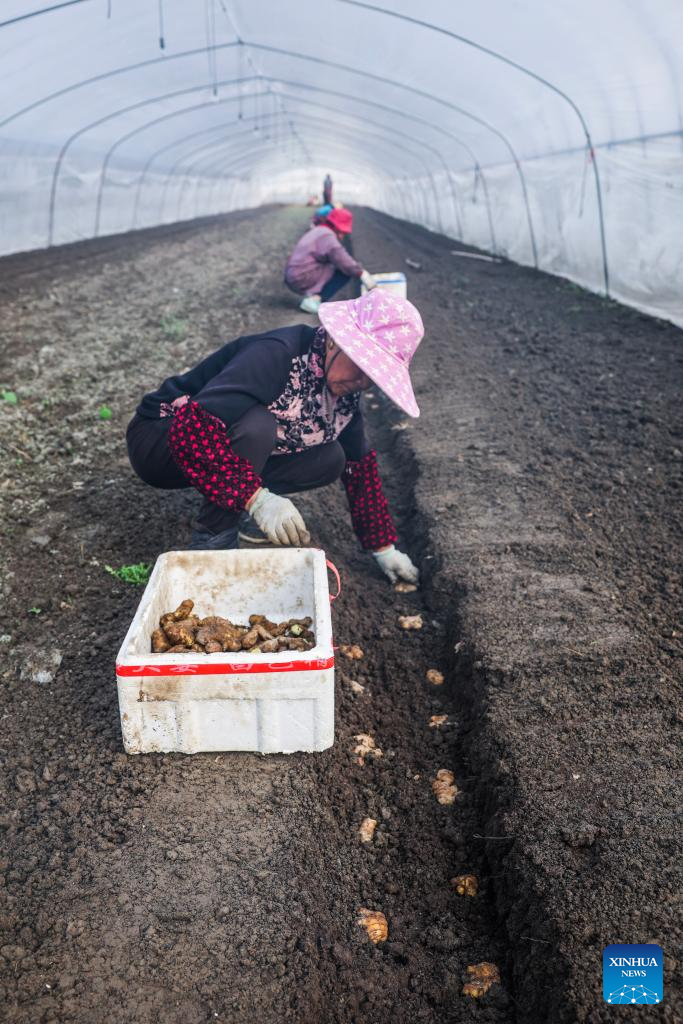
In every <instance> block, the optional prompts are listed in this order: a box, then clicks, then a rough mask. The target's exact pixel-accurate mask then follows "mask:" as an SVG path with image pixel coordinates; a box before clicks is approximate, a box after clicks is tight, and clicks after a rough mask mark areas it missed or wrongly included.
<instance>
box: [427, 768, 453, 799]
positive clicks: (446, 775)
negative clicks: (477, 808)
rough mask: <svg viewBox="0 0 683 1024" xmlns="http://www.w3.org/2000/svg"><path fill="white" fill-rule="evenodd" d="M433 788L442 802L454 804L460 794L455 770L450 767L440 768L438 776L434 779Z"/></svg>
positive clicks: (435, 794)
mask: <svg viewBox="0 0 683 1024" xmlns="http://www.w3.org/2000/svg"><path fill="white" fill-rule="evenodd" d="M432 790H433V792H434V796H435V797H436V799H437V800H438V802H439V803H440V804H452V803H453V802H454V800H455V798H456V796H457V795H458V787H457V786H456V785H455V775H454V774H453V772H451V771H449V770H448V768H439V770H438V772H437V773H436V778H435V779H433V780H432Z"/></svg>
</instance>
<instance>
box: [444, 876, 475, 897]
mask: <svg viewBox="0 0 683 1024" xmlns="http://www.w3.org/2000/svg"><path fill="white" fill-rule="evenodd" d="M451 885H452V886H453V888H454V889H455V891H456V892H457V894H458V896H476V895H477V893H478V892H479V881H478V880H477V876H476V875H458V876H457V878H451Z"/></svg>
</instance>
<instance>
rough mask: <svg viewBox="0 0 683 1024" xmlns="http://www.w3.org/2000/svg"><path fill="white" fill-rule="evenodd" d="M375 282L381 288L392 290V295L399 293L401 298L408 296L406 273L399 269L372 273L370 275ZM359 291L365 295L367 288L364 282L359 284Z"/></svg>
mask: <svg viewBox="0 0 683 1024" xmlns="http://www.w3.org/2000/svg"><path fill="white" fill-rule="evenodd" d="M372 276H373V277H374V279H375V281H376V282H377V287H378V288H382V289H383V290H384V291H387V292H392V294H393V295H400V297H401V298H402V299H407V298H408V286H407V284H406V275H405V274H403V273H402V272H401V271H400V270H397V271H395V272H394V273H386V274H373V275H372ZM360 289H361V293H362V294H363V295H365V293H366V291H367V288H366V287H365V285H364V284H361V286H360Z"/></svg>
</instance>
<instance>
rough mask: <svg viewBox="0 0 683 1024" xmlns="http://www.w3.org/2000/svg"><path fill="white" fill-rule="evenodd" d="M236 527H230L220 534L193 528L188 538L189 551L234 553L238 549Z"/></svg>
mask: <svg viewBox="0 0 683 1024" xmlns="http://www.w3.org/2000/svg"><path fill="white" fill-rule="evenodd" d="M237 531H238V527H237V526H230V527H229V528H228V529H227V530H222V531H221V533H211V532H210V531H209V530H203V529H202V528H201V527H197V526H196V527H195V528H194V529H193V531H192V536H191V537H190V545H189V550H190V551H234V550H235V548H237V547H238V543H237Z"/></svg>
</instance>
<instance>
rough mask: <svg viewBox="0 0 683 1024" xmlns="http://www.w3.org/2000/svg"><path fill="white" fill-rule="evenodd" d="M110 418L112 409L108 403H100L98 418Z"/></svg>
mask: <svg viewBox="0 0 683 1024" xmlns="http://www.w3.org/2000/svg"><path fill="white" fill-rule="evenodd" d="M111 418H112V411H111V409H110V408H109V406H108V405H101V406H100V419H101V420H110V419H111Z"/></svg>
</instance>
